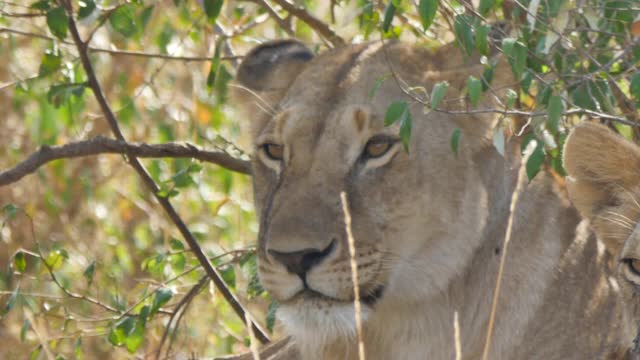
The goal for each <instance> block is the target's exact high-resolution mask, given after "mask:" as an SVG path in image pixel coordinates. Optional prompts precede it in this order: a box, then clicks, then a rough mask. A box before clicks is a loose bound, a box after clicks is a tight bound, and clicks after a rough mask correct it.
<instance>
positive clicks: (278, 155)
mask: <svg viewBox="0 0 640 360" xmlns="http://www.w3.org/2000/svg"><path fill="white" fill-rule="evenodd" d="M262 150H263V151H264V153H265V154H266V155H267V156H268V157H269V159H271V160H276V161H280V160H282V158H283V157H284V146H283V145H278V144H264V145H262Z"/></svg>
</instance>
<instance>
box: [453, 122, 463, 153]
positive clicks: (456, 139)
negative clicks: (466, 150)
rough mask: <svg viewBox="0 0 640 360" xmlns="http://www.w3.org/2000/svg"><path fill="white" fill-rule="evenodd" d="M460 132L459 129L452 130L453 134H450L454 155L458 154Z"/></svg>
mask: <svg viewBox="0 0 640 360" xmlns="http://www.w3.org/2000/svg"><path fill="white" fill-rule="evenodd" d="M461 134H462V132H461V131H460V129H455V130H453V134H451V150H453V153H454V154H455V156H456V157H457V156H458V146H459V145H460V135H461Z"/></svg>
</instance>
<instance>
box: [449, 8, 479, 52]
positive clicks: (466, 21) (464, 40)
mask: <svg viewBox="0 0 640 360" xmlns="http://www.w3.org/2000/svg"><path fill="white" fill-rule="evenodd" d="M472 24H473V18H472V17H471V16H470V15H458V16H456V18H455V20H454V21H453V30H454V32H455V35H456V40H457V42H458V44H459V45H460V47H461V48H462V49H463V50H464V51H465V52H466V53H467V55H471V53H472V52H473V48H474V42H473V28H472Z"/></svg>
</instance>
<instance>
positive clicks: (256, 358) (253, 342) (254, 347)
mask: <svg viewBox="0 0 640 360" xmlns="http://www.w3.org/2000/svg"><path fill="white" fill-rule="evenodd" d="M244 320H245V322H246V323H247V330H249V339H250V342H249V348H250V349H251V355H253V360H260V352H259V351H258V339H256V335H255V333H254V332H253V326H251V325H252V324H253V321H251V316H250V315H249V313H248V312H246V313H244Z"/></svg>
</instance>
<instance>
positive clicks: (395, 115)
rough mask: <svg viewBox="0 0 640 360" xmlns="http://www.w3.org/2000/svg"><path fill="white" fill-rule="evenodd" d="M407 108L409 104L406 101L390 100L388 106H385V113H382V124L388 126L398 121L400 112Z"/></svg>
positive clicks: (402, 112)
mask: <svg viewBox="0 0 640 360" xmlns="http://www.w3.org/2000/svg"><path fill="white" fill-rule="evenodd" d="M408 108H409V105H408V104H407V102H406V101H394V102H392V103H391V105H389V107H388V108H387V112H386V114H385V115H384V125H385V126H389V125H391V124H393V123H395V122H396V121H398V119H400V117H401V116H402V114H404V113H405V112H406V110H407V109H408Z"/></svg>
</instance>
